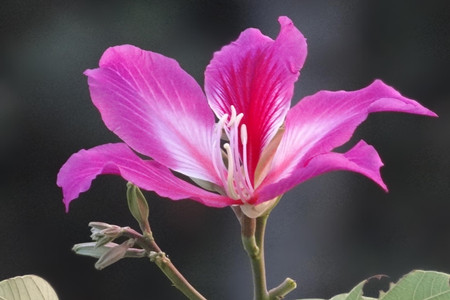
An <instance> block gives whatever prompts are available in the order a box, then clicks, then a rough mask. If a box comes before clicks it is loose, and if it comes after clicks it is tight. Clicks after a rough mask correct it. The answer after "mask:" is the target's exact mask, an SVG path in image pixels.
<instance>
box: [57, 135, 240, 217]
mask: <svg viewBox="0 0 450 300" xmlns="http://www.w3.org/2000/svg"><path fill="white" fill-rule="evenodd" d="M101 174H115V175H120V176H122V177H123V178H124V179H125V180H127V181H130V182H132V183H133V184H135V185H137V186H139V187H140V188H142V189H145V190H149V191H155V192H156V193H157V194H158V195H160V196H162V197H168V198H170V199H172V200H180V199H187V198H190V199H193V200H195V201H198V202H200V203H203V204H205V205H207V206H213V207H224V206H228V205H231V204H237V202H236V201H234V200H232V199H229V198H227V197H224V196H221V195H217V194H214V193H211V192H208V191H205V190H202V189H200V188H198V187H196V186H194V185H192V184H190V183H188V182H186V181H183V180H181V179H179V178H178V177H176V176H175V175H173V174H172V173H171V172H170V170H169V169H168V168H167V167H165V166H163V165H161V164H160V163H158V162H156V161H149V160H142V159H140V158H139V157H138V156H137V155H136V154H135V153H134V152H133V151H132V150H131V149H130V148H129V147H128V146H127V145H126V144H123V143H118V144H106V145H101V146H97V147H94V148H91V149H89V150H80V151H79V152H77V153H75V154H73V155H72V156H71V157H70V158H69V159H68V160H67V162H66V163H65V164H64V165H63V166H62V168H61V170H60V171H59V173H58V178H57V184H58V186H59V187H61V188H62V189H63V196H64V199H63V202H64V204H65V205H66V211H67V210H68V209H69V204H70V202H71V201H72V200H74V199H75V198H77V197H78V196H79V194H80V193H82V192H85V191H87V190H88V189H89V188H90V186H91V182H92V181H93V180H94V179H95V178H96V177H97V176H98V175H101Z"/></svg>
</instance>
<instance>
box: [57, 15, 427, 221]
mask: <svg viewBox="0 0 450 300" xmlns="http://www.w3.org/2000/svg"><path fill="white" fill-rule="evenodd" d="M279 22H280V24H281V30H280V33H279V35H278V37H277V38H276V40H272V39H271V38H269V37H267V36H264V35H263V34H261V32H260V31H259V30H257V29H253V28H250V29H247V30H245V31H244V32H242V34H241V35H240V36H239V38H238V39H237V40H236V41H235V42H232V43H231V44H230V45H228V46H225V47H223V48H222V49H221V50H220V51H218V52H216V53H215V54H214V57H213V59H212V60H211V63H210V64H209V66H208V67H207V68H206V72H205V94H206V96H205V94H204V93H203V92H202V90H201V88H200V86H199V85H198V84H197V83H196V82H195V81H194V79H193V78H192V77H191V76H189V75H188V74H187V73H186V72H185V71H184V70H183V69H181V67H180V66H179V65H178V63H177V62H176V61H175V60H173V59H170V58H167V57H165V56H163V55H160V54H157V53H154V52H150V51H144V50H141V49H139V48H137V47H134V46H131V45H123V46H116V47H112V48H109V49H107V50H106V51H105V53H104V54H103V56H102V58H101V59H100V67H99V68H97V69H93V70H87V71H86V72H85V74H86V75H87V76H88V83H89V88H90V93H91V97H92V101H93V102H94V105H95V106H96V107H97V108H98V110H99V111H100V114H101V116H102V119H103V121H104V122H105V124H106V126H107V127H108V128H109V129H110V130H111V131H113V132H114V133H115V134H117V136H118V137H120V138H121V139H122V140H123V141H124V142H125V143H117V144H106V145H101V146H98V147H94V148H92V149H89V150H81V151H79V152H78V153H75V154H73V155H72V156H71V157H70V158H69V160H68V161H67V162H66V163H65V164H64V166H63V167H62V168H61V170H60V172H59V174H58V180H57V184H58V186H60V187H62V189H63V194H64V200H63V201H64V203H65V205H66V209H68V206H69V203H70V202H71V201H72V200H73V199H75V198H77V197H78V195H79V194H80V193H81V192H84V191H86V190H88V189H89V187H90V185H91V182H92V180H94V178H95V177H96V176H97V175H100V174H117V175H120V176H122V177H123V178H124V179H126V180H128V181H130V182H132V183H134V184H135V185H137V186H139V187H141V188H142V189H145V190H150V191H155V192H156V193H157V194H159V195H160V196H163V197H168V198H170V199H172V200H179V199H186V198H190V199H193V200H196V201H198V202H201V203H203V204H205V205H208V206H213V207H224V206H230V205H242V207H243V211H244V212H246V213H247V214H248V215H249V216H251V217H253V216H257V215H258V214H260V213H261V211H262V210H261V209H258V207H261V205H259V204H261V203H265V202H267V201H270V200H272V199H274V198H276V197H277V196H279V195H282V194H283V193H285V192H287V191H288V190H290V189H292V188H293V187H294V186H296V185H297V184H299V183H302V182H304V181H305V180H307V179H310V178H312V177H314V176H317V175H320V174H323V173H325V172H329V171H334V170H348V171H353V172H358V173H361V174H363V175H365V176H367V177H368V178H370V179H372V180H373V181H375V182H376V183H377V184H378V185H380V186H381V187H382V188H383V189H385V190H387V188H386V185H385V184H384V182H383V180H382V178H381V175H380V167H381V166H382V165H383V164H382V162H381V160H380V158H379V156H378V153H377V152H376V150H375V149H374V148H373V147H372V146H370V145H368V144H366V143H365V142H364V141H360V142H359V143H357V144H356V145H355V146H354V147H353V148H352V149H350V150H349V151H347V152H345V153H337V152H333V149H335V148H336V147H339V146H341V145H342V144H344V143H345V142H347V141H348V140H349V139H350V138H351V136H352V134H353V132H354V130H355V129H356V127H357V126H358V125H359V124H360V123H361V122H363V121H364V120H365V119H366V118H367V115H368V114H369V113H372V112H380V111H397V112H406V113H413V114H420V115H427V116H436V114H434V113H433V112H432V111H430V110H428V109H426V108H425V107H423V106H421V105H420V104H419V103H417V102H416V101H414V100H411V99H408V98H406V97H404V96H402V95H401V94H400V93H399V92H397V91H396V90H394V89H393V88H392V87H390V86H387V85H386V84H384V83H383V82H381V81H380V80H376V81H375V82H373V83H372V84H371V85H369V86H368V87H366V88H364V89H361V90H358V91H352V92H346V91H337V92H330V91H320V92H318V93H316V94H314V95H312V96H308V97H305V98H304V99H302V100H301V101H300V102H299V103H298V104H296V105H295V106H294V107H292V108H290V103H291V98H292V95H293V89H294V83H295V82H296V81H297V78H298V76H299V74H300V73H299V71H300V69H301V68H302V66H303V63H304V61H305V58H306V53H307V49H306V40H305V38H304V37H303V35H302V34H301V33H300V31H298V29H297V28H296V27H295V26H294V25H293V23H292V22H291V20H289V19H288V18H287V17H280V18H279ZM214 115H215V116H216V117H217V119H218V121H217V122H216V121H215V117H214ZM223 140H225V141H223ZM136 153H139V154H140V156H138V155H137V154H136ZM141 156H146V157H150V158H151V160H147V159H142V158H141ZM173 172H175V173H180V174H184V175H186V176H188V177H190V178H192V181H193V182H194V183H195V184H194V183H192V182H188V181H185V180H182V179H180V178H178V177H176V176H175V175H174V174H173ZM267 203H269V202H267ZM262 206H264V205H262ZM244 208H245V209H244Z"/></svg>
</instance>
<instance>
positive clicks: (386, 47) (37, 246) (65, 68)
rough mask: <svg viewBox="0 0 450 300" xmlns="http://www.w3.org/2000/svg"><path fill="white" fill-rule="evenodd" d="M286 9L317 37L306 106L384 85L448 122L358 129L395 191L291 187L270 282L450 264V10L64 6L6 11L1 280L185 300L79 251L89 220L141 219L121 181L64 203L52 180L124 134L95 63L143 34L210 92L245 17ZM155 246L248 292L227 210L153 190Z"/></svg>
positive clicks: (220, 286)
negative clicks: (207, 72) (78, 157)
mask: <svg viewBox="0 0 450 300" xmlns="http://www.w3.org/2000/svg"><path fill="white" fill-rule="evenodd" d="M280 15H287V16H289V17H290V18H291V19H292V20H293V21H294V23H295V24H296V26H297V27H298V28H299V29H300V30H301V31H302V32H303V34H304V35H305V36H306V37H307V39H308V51H309V54H308V59H307V62H306V65H305V67H304V69H303V71H302V75H301V78H300V80H299V82H298V83H297V84H296V94H295V97H294V99H293V100H294V101H295V102H296V101H298V100H299V99H301V98H302V97H303V96H305V95H309V94H312V93H315V92H317V91H319V90H321V89H327V90H338V89H345V90H353V89H359V88H362V87H364V86H366V85H368V84H369V83H370V82H372V81H373V80H374V79H375V78H380V79H383V80H384V81H385V82H386V83H388V84H390V85H392V86H394V87H395V88H396V89H398V90H399V91H401V92H402V93H403V94H404V95H406V96H408V97H410V98H414V99H417V100H418V101H419V102H421V103H422V104H424V105H425V106H427V107H428V108H430V109H432V110H434V111H435V112H436V113H437V114H439V116H440V118H438V119H433V118H427V117H420V116H413V115H404V114H394V113H384V114H378V115H372V116H370V117H369V119H368V120H367V122H366V123H364V124H363V125H362V126H361V127H360V128H359V129H358V130H357V132H356V134H355V138H354V139H353V141H352V142H353V143H354V142H356V141H357V140H359V139H361V138H364V139H365V140H366V141H367V142H368V143H370V144H373V145H375V147H376V148H377V149H378V151H379V153H380V155H381V157H382V159H383V161H384V163H385V167H384V168H383V169H382V174H383V177H384V179H385V182H386V183H387V185H388V186H389V188H390V192H389V193H384V192H383V191H382V190H381V189H380V188H379V187H377V186H376V185H375V184H374V183H373V182H371V181H369V180H368V179H366V178H364V177H363V176H360V175H356V174H351V173H346V172H336V173H330V174H327V175H323V176H321V177H318V178H316V179H313V180H311V181H308V182H307V183H305V184H302V185H301V186H298V187H297V188H296V189H294V190H293V191H291V192H289V193H287V194H286V195H285V197H284V198H283V200H282V201H281V203H280V204H279V206H278V207H277V208H276V209H275V210H274V212H273V213H272V215H271V218H270V219H269V226H268V232H267V244H266V247H267V249H266V252H267V269H268V283H269V286H270V287H274V286H276V285H278V284H279V283H280V282H281V281H282V280H283V279H284V278H285V277H286V276H289V277H292V278H294V279H295V280H297V283H298V289H297V290H296V291H294V292H293V293H291V294H290V295H289V297H288V299H295V298H306V297H321V298H329V297H331V296H333V295H335V294H338V293H341V292H345V291H348V290H349V289H350V288H351V287H353V286H354V285H356V284H357V283H358V282H360V281H361V280H363V279H365V278H367V277H370V276H372V275H376V274H387V275H389V276H390V277H391V278H392V279H393V280H397V279H398V277H399V276H400V275H402V274H405V273H407V272H409V271H411V270H413V269H433V270H438V271H444V272H450V257H449V253H450V217H449V216H450V199H449V198H450V197H449V196H450V155H449V149H450V134H449V132H450V102H449V99H450V91H449V88H448V83H449V75H448V73H449V70H450V50H449V49H450V48H449V46H450V2H449V1H447V0H442V1H437V0H435V1H419V0H409V1H391V0H377V1H357V0H345V1H333V0H328V1H326V0H319V1H318V0H295V1H290V0H283V1H256V0H255V1H237V0H222V1H207V0H190V1H187V0H165V1H144V0H140V1H116V0H111V1H87V0H78V1H56V0H55V1H50V0H42V1H39V0H34V1H32V0H19V1H17V0H15V1H12V0H2V1H1V8H0V45H1V47H0V167H1V172H2V174H3V179H2V180H1V181H0V279H4V278H8V277H12V276H16V275H23V274H30V273H33V274H37V275H40V276H42V277H44V278H45V279H47V280H48V281H49V282H50V283H51V284H52V285H53V286H54V288H55V289H56V291H57V293H58V295H59V296H60V299H64V300H71V299H73V300H79V299H110V300H115V299H183V297H182V296H181V294H179V292H178V291H177V290H176V289H175V288H173V287H171V285H170V282H169V281H168V280H167V279H166V278H165V277H164V276H163V275H162V274H161V273H160V271H159V269H158V268H157V267H156V266H155V265H153V264H151V263H149V262H146V261H144V260H123V261H120V262H118V263H116V264H114V265H113V266H110V267H108V268H106V269H105V270H103V271H97V270H95V269H94V262H95V260H94V259H91V258H87V257H81V256H76V255H75V254H74V253H72V252H71V247H72V245H73V244H75V243H80V242H86V241H89V235H90V232H89V228H88V226H87V224H88V222H90V221H94V220H95V221H104V222H109V223H113V224H117V225H121V226H126V225H130V226H133V227H134V228H137V225H136V224H135V222H134V219H133V218H132V217H131V215H130V214H129V213H128V211H127V207H126V200H125V191H126V187H125V181H124V180H122V179H121V178H118V177H114V176H104V177H101V178H99V179H97V180H96V181H95V182H94V183H93V186H92V188H91V190H90V191H89V192H88V193H85V194H82V196H81V197H80V198H79V199H78V200H76V201H74V202H73V203H72V205H71V210H70V213H68V214H66V213H65V212H64V207H63V204H62V202H61V191H60V190H59V188H58V187H57V186H56V184H55V181H56V174H57V172H58V170H59V168H60V166H61V165H62V164H63V163H64V162H65V161H66V159H67V158H68V157H69V156H70V155H71V154H72V153H74V152H76V151H78V150H79V149H81V148H90V147H93V146H96V145H99V144H103V143H107V142H114V141H118V139H117V137H115V136H114V135H113V134H112V133H110V132H109V131H108V130H107V129H106V127H105V126H104V125H103V123H102V120H101V118H100V116H99V113H98V112H97V111H96V109H95V107H94V106H93V105H92V103H91V101H90V97H89V92H88V87H87V83H86V78H85V77H84V76H83V75H82V72H83V71H84V70H85V69H87V68H95V67H96V66H97V65H98V60H99V58H100V56H101V54H102V53H103V51H104V50H105V49H106V48H107V47H110V46H114V45H118V44H124V43H129V44H134V45H137V46H139V47H141V48H144V49H149V50H153V51H155V52H159V53H162V54H164V55H166V56H169V57H173V58H175V59H177V60H178V61H179V62H180V64H181V66H182V67H183V68H184V69H185V70H187V71H188V72H189V73H190V74H192V75H193V76H194V77H195V78H196V79H197V80H198V81H199V82H200V84H203V71H204V69H205V67H206V65H207V64H208V62H209V60H210V59H211V57H212V54H213V52H214V51H216V50H219V49H220V47H222V46H223V45H225V44H228V43H230V42H231V41H232V40H234V39H236V38H237V37H238V35H239V33H240V32H241V31H243V30H244V29H246V28H248V27H257V28H260V29H261V30H262V32H263V33H265V34H266V35H269V36H271V37H272V38H275V37H276V35H277V34H278V31H279V25H278V23H277V18H278V16H280ZM146 195H147V197H148V200H149V202H150V206H151V212H150V214H151V225H152V228H153V231H154V234H155V236H156V239H157V241H158V243H159V244H160V246H161V247H162V248H163V250H164V251H165V252H166V253H168V254H169V256H170V258H171V259H172V260H173V262H174V263H175V265H177V266H178V267H179V269H181V271H182V272H183V273H184V274H185V276H186V277H187V278H188V279H189V280H190V281H191V282H192V284H194V285H195V286H196V287H197V288H198V289H199V290H200V291H201V292H202V293H203V294H204V295H205V296H206V297H207V298H208V299H213V300H215V299H219V300H220V299H227V300H228V299H250V298H251V297H252V296H251V295H252V287H251V274H250V268H249V264H248V261H247V257H246V255H245V253H244V251H243V250H242V247H241V241H240V235H239V225H238V223H237V221H236V219H235V217H234V215H233V213H232V211H231V210H230V209H212V208H207V207H204V206H202V205H200V204H197V203H194V202H192V201H188V200H187V201H181V202H172V201H170V200H167V199H162V198H158V197H157V196H156V195H155V194H154V193H151V192H147V193H146Z"/></svg>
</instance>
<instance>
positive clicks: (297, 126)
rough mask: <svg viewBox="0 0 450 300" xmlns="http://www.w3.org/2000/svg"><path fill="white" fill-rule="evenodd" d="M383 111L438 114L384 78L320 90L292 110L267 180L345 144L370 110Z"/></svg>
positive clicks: (281, 176) (275, 179)
mask: <svg viewBox="0 0 450 300" xmlns="http://www.w3.org/2000/svg"><path fill="white" fill-rule="evenodd" d="M381 111H395V112H405V113H412V114H419V115H426V116H436V114H435V113H433V112H432V111H430V110H428V109H427V108H425V107H423V106H422V105H420V104H419V103H417V102H416V101H414V100H411V99H408V98H406V97H403V96H402V95H401V94H400V93H399V92H397V91H396V90H394V89H393V88H392V87H390V86H387V85H386V84H384V83H383V82H382V81H380V80H376V81H375V82H373V83H372V84H371V85H369V86H368V87H366V88H364V89H361V90H358V91H352V92H346V91H338V92H329V91H320V92H318V93H317V94H315V95H312V96H308V97H306V98H304V99H303V100H301V101H300V102H299V103H298V104H297V105H296V106H295V107H293V108H292V109H291V110H290V111H289V113H288V115H287V117H286V130H285V132H284V135H283V137H282V140H281V143H280V145H279V146H278V149H277V151H276V153H275V157H274V159H273V161H272V167H271V170H270V172H269V174H268V175H267V177H266V179H265V182H266V184H268V183H273V182H275V181H278V180H280V179H283V178H286V177H288V176H290V174H291V173H293V172H295V171H294V169H295V168H296V167H297V166H299V165H300V166H301V165H302V162H306V161H309V160H310V159H311V158H312V157H314V156H317V155H319V154H323V153H327V152H329V151H331V150H333V149H334V148H336V147H339V146H341V145H342V144H344V143H345V142H347V141H348V140H349V139H350V138H351V136H352V135H353V132H354V131H355V129H356V127H357V126H358V125H359V124H360V123H361V122H363V121H364V120H365V119H366V118H367V116H368V114H369V113H372V112H381ZM263 184H264V183H263Z"/></svg>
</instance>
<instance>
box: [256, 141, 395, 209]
mask: <svg viewBox="0 0 450 300" xmlns="http://www.w3.org/2000/svg"><path fill="white" fill-rule="evenodd" d="M382 166H383V163H382V161H381V159H380V157H379V155H378V153H377V151H376V150H375V148H373V147H372V146H371V145H368V144H367V143H366V142H364V141H360V142H359V143H358V144H356V145H355V146H354V147H353V148H352V149H350V150H349V151H348V152H346V153H343V154H342V153H335V152H328V153H325V154H321V155H318V156H315V157H313V158H312V159H311V160H310V161H308V162H307V163H306V164H305V165H299V166H297V168H295V170H294V171H293V172H292V174H291V175H290V176H289V177H287V178H285V179H282V180H281V181H279V182H276V183H273V184H270V185H267V186H264V187H262V188H261V191H260V193H259V195H258V196H259V197H258V200H257V203H261V202H264V201H266V200H270V199H273V198H274V197H276V196H278V195H282V194H284V193H285V192H287V191H288V190H290V189H292V188H293V187H294V186H296V185H297V184H299V183H302V182H304V181H306V180H308V179H310V178H312V177H315V176H318V175H320V174H323V173H326V172H330V171H336V170H346V171H352V172H357V173H360V174H362V175H365V176H367V177H368V178H370V179H372V180H373V181H375V182H376V183H377V184H378V185H379V186H380V187H382V188H383V189H384V190H385V191H387V187H386V185H385V184H384V182H383V179H382V178H381V174H380V168H381V167H382Z"/></svg>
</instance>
